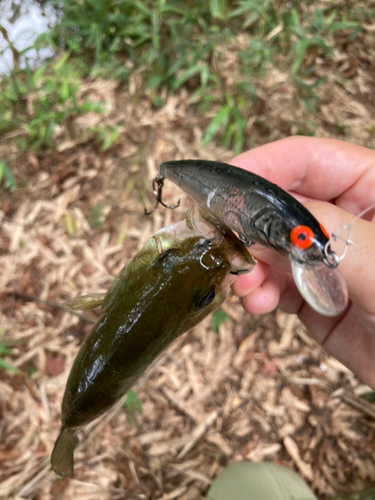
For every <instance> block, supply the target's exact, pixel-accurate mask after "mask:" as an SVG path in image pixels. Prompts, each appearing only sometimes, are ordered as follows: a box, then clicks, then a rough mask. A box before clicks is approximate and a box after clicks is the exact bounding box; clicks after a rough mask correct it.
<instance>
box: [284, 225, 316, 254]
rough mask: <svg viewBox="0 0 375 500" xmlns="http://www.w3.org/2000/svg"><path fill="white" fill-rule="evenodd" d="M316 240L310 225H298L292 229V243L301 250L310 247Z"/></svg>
mask: <svg viewBox="0 0 375 500" xmlns="http://www.w3.org/2000/svg"><path fill="white" fill-rule="evenodd" d="M314 240H315V236H314V233H313V231H312V230H311V229H310V228H309V227H308V226H296V227H294V228H293V229H292V230H291V231H290V241H291V243H292V245H293V246H295V247H296V248H298V249H300V250H306V249H307V248H310V247H311V245H312V244H313V243H314Z"/></svg>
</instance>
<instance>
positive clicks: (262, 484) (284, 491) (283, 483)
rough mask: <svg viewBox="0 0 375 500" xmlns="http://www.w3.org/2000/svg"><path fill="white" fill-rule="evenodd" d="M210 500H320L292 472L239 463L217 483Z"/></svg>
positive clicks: (249, 463) (217, 480)
mask: <svg viewBox="0 0 375 500" xmlns="http://www.w3.org/2000/svg"><path fill="white" fill-rule="evenodd" d="M206 499H207V500H317V497H316V496H315V495H314V494H313V492H312V491H311V490H310V488H309V487H308V486H307V484H306V483H305V482H304V481H303V480H302V479H301V478H300V477H298V476H297V474H295V473H294V472H293V471H292V470H290V469H288V468H286V467H282V466H281V465H276V464H272V463H269V462H261V463H253V462H238V463H235V464H233V465H230V466H229V467H226V468H225V469H224V470H223V471H222V472H221V473H220V474H219V475H218V476H217V477H216V478H215V479H214V481H213V483H212V485H211V488H210V489H209V491H208V493H207V497H206Z"/></svg>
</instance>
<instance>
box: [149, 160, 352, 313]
mask: <svg viewBox="0 0 375 500" xmlns="http://www.w3.org/2000/svg"><path fill="white" fill-rule="evenodd" d="M165 179H168V180H170V181H172V182H173V183H175V184H176V185H177V186H179V187H180V188H181V189H182V190H183V191H185V192H186V193H187V194H188V195H189V196H190V197H191V198H192V199H193V200H194V202H195V203H197V204H198V205H199V206H200V207H201V209H203V210H205V211H206V212H207V213H208V214H210V216H211V217H212V218H214V219H216V220H217V221H218V222H220V224H222V225H223V226H224V227H226V228H227V229H228V230H230V231H232V232H233V233H234V234H235V235H236V237H238V239H239V240H240V241H242V242H243V243H244V244H245V245H246V246H251V245H252V244H254V243H258V244H260V245H262V246H263V247H265V248H270V249H272V250H274V251H275V252H277V253H278V254H280V255H283V256H287V257H288V258H289V259H290V263H291V268H292V273H293V277H294V281H295V283H296V285H297V287H298V289H299V291H300V293H301V295H302V296H303V297H304V299H305V300H306V301H307V302H308V303H309V304H310V306H311V307H312V308H313V309H315V310H316V311H317V312H319V313H320V314H324V315H326V316H337V315H338V314H340V313H341V312H342V311H343V310H344V309H345V308H346V306H347V304H348V291H347V286H346V283H345V281H344V279H343V277H342V276H341V274H340V272H339V271H338V270H337V269H336V268H337V266H338V264H339V260H340V259H339V257H338V256H337V255H336V253H335V252H334V251H333V250H332V249H331V247H330V235H329V234H328V232H327V231H326V229H325V228H324V227H323V226H322V224H320V223H319V222H318V220H317V219H316V218H315V217H314V216H313V215H312V214H311V213H310V212H309V211H308V210H307V209H306V208H305V207H304V206H303V205H302V204H301V203H300V202H298V201H297V200H296V199H295V198H293V197H292V196H291V195H290V194H289V193H287V192H286V191H284V190H283V189H281V188H280V187H279V186H277V185H276V184H273V183H272V182H270V181H268V180H266V179H264V178H263V177H261V176H259V175H256V174H254V173H252V172H249V171H247V170H244V169H242V168H238V167H234V166H233V165H228V164H226V163H222V162H217V161H208V160H177V161H166V162H164V163H162V164H161V165H160V166H159V172H158V174H157V175H156V177H155V179H154V195H155V197H156V205H155V208H156V207H157V206H158V204H159V203H160V204H162V205H163V206H164V207H167V208H175V207H168V206H167V205H165V204H164V203H163V201H162V188H163V186H164V180H165ZM155 208H154V209H153V210H152V211H151V212H148V213H152V212H153V211H154V210H155Z"/></svg>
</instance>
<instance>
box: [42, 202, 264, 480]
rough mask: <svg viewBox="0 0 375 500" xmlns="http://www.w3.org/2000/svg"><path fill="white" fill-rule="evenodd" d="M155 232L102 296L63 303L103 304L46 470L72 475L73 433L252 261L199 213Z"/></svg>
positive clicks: (209, 308)
mask: <svg viewBox="0 0 375 500" xmlns="http://www.w3.org/2000/svg"><path fill="white" fill-rule="evenodd" d="M192 213H193V212H190V213H189V214H188V216H187V217H186V219H185V220H184V221H180V222H178V223H176V224H174V225H172V226H170V227H168V228H163V229H161V230H160V231H158V232H157V233H156V234H155V235H154V236H153V237H152V238H151V239H150V240H149V241H148V242H147V243H146V244H145V246H144V247H143V248H142V249H141V250H140V251H139V252H138V253H137V254H136V255H135V256H134V257H133V258H132V259H131V260H130V261H129V262H128V263H127V264H126V265H125V267H124V268H123V269H122V270H121V271H120V273H119V274H118V275H117V276H116V278H115V279H114V281H113V282H112V284H111V286H110V288H109V289H108V291H107V292H106V293H105V294H89V295H86V296H83V297H78V298H76V299H73V300H71V301H70V302H68V303H67V304H66V307H68V308H71V309H83V310H84V309H90V308H92V307H96V306H98V305H101V307H102V309H103V314H102V315H101V316H100V318H99V319H98V321H97V323H96V324H95V325H94V327H93V329H92V331H91V333H90V334H89V336H88V337H87V339H86V341H85V342H84V344H83V345H82V347H81V348H80V350H79V352H78V355H77V357H76V359H75V361H74V363H73V366H72V369H71V371H70V374H69V377H68V381H67V384H66V388H65V392H64V396H63V401H62V410H61V422H62V425H61V429H60V433H59V436H58V438H57V440H56V443H55V446H54V448H53V451H52V455H51V464H52V469H53V470H54V471H55V472H56V473H57V474H58V475H60V476H63V477H71V476H72V475H73V470H74V448H75V446H76V444H77V438H76V430H77V429H78V428H80V427H82V426H84V425H86V424H88V423H89V422H91V421H93V420H95V419H96V418H98V417H99V416H100V415H102V414H103V413H104V412H106V411H107V410H108V409H109V408H110V407H111V406H112V405H114V404H115V403H116V402H117V401H118V400H119V399H120V398H121V397H122V396H124V395H125V394H126V392H127V391H128V390H129V389H130V388H131V387H132V386H133V385H134V384H135V382H136V381H137V380H138V379H139V377H140V376H141V375H142V374H143V373H144V371H145V370H146V369H147V368H148V367H149V366H150V365H151V364H152V363H153V362H154V360H155V359H156V358H157V357H158V356H159V355H160V354H161V353H162V352H163V351H164V350H165V349H166V348H167V347H168V346H169V345H170V344H171V343H172V342H173V341H174V340H175V339H176V338H177V337H179V336H180V335H181V334H182V333H184V332H186V331H187V330H189V329H191V328H192V327H194V326H195V325H197V324H198V323H199V322H200V321H202V319H203V318H205V317H206V316H207V315H208V314H210V313H211V312H213V311H214V310H215V309H217V308H218V307H219V306H220V305H221V304H222V302H223V301H224V300H225V298H226V296H227V295H228V290H229V286H230V284H231V283H232V281H233V280H234V279H235V276H236V275H237V274H240V273H242V272H248V271H250V270H251V269H252V268H253V267H254V264H255V262H254V261H253V259H252V258H251V256H250V254H249V252H248V251H247V249H246V247H244V245H243V244H242V243H240V242H239V241H238V240H237V239H234V238H233V236H232V235H231V234H230V233H228V231H227V230H226V229H225V228H223V227H220V225H219V224H217V223H215V225H212V224H211V223H210V222H209V218H206V220H204V219H202V217H201V216H200V214H199V211H195V212H194V213H193V215H191V214H192Z"/></svg>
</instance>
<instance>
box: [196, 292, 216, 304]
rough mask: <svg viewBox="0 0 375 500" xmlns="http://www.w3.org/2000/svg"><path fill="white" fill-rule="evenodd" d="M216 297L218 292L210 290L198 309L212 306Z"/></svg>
mask: <svg viewBox="0 0 375 500" xmlns="http://www.w3.org/2000/svg"><path fill="white" fill-rule="evenodd" d="M215 295H216V291H215V288H213V289H212V290H210V292H209V293H208V294H207V295H205V296H204V297H203V298H202V299H201V300H200V301H199V304H198V307H200V308H203V307H206V306H208V304H211V302H212V301H213V300H214V298H215Z"/></svg>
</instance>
